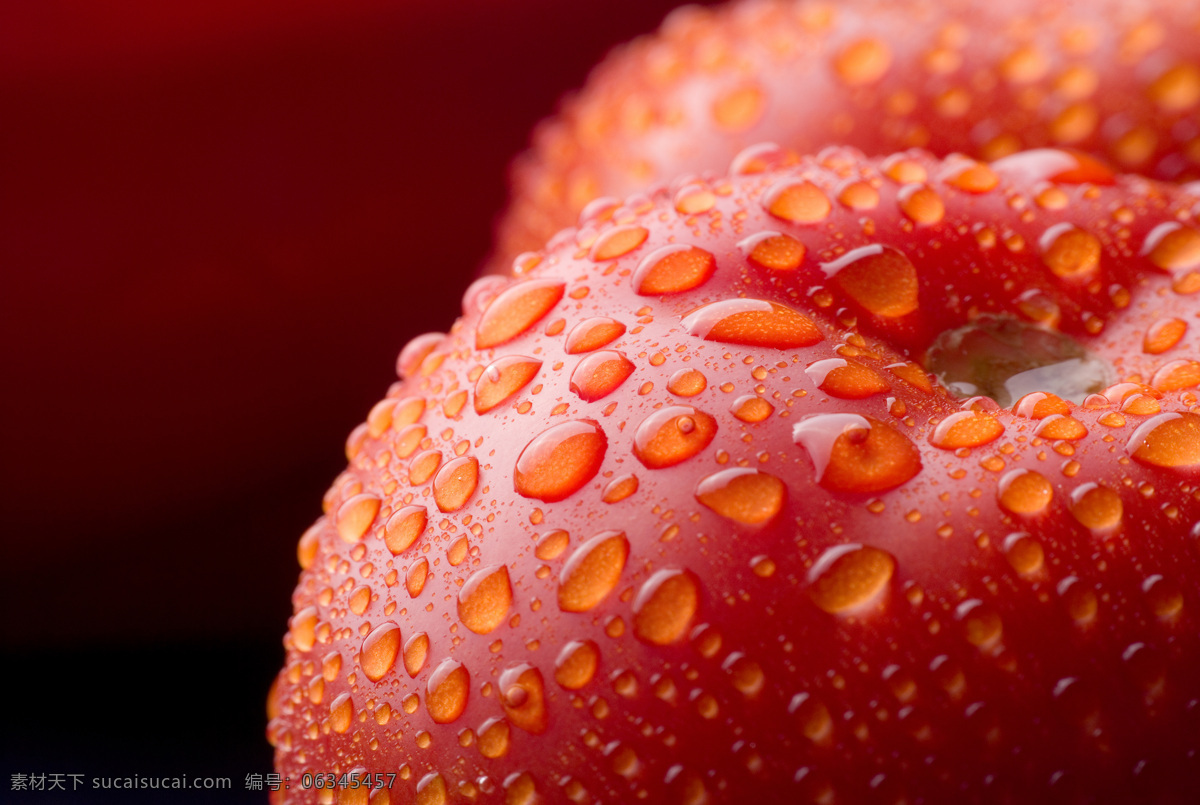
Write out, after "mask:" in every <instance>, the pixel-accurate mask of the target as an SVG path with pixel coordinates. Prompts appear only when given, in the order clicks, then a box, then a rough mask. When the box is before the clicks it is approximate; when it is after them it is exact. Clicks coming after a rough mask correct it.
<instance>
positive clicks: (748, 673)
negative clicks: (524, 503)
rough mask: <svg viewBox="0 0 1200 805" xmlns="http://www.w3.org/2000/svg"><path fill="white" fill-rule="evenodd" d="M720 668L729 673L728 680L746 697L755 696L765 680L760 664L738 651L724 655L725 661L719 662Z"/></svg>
mask: <svg viewBox="0 0 1200 805" xmlns="http://www.w3.org/2000/svg"><path fill="white" fill-rule="evenodd" d="M721 668H722V670H724V671H725V673H727V674H729V681H730V682H732V683H733V687H734V688H736V689H737V690H738V691H739V692H740V693H741V694H742V695H744V696H746V697H747V698H753V697H755V696H757V695H758V694H759V693H760V692H761V691H762V689H763V685H764V684H765V682H766V675H764V674H763V670H762V666H761V665H759V664H758V663H756V662H755V661H754V660H752V659H750V658H749V657H747V656H746V655H745V654H743V653H742V652H740V651H735V652H733V653H732V654H730V655H729V656H728V657H726V658H725V662H723V663H721Z"/></svg>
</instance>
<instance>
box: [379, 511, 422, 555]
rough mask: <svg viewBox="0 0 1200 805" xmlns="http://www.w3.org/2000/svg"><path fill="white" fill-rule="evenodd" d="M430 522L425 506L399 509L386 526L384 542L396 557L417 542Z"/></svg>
mask: <svg viewBox="0 0 1200 805" xmlns="http://www.w3.org/2000/svg"><path fill="white" fill-rule="evenodd" d="M428 522H429V513H428V512H427V511H426V510H425V507H424V506H405V507H403V508H401V509H397V510H396V511H395V512H393V513H392V516H391V517H389V518H388V520H387V525H385V526H384V531H383V540H384V542H385V543H386V544H387V547H388V550H389V551H391V552H392V555H393V556H395V555H397V554H399V553H402V552H403V551H405V550H406V549H407V548H408V547H409V546H411V545H412V544H413V543H414V542H416V541H417V537H419V536H421V534H422V533H423V532H424V531H425V526H426V524H427V523H428Z"/></svg>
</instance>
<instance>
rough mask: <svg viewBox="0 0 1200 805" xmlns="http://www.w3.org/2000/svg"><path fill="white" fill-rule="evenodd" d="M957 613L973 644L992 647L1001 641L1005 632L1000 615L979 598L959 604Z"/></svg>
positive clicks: (967, 636)
mask: <svg viewBox="0 0 1200 805" xmlns="http://www.w3.org/2000/svg"><path fill="white" fill-rule="evenodd" d="M955 614H956V615H957V617H958V619H959V620H960V621H962V624H963V632H964V634H965V635H966V638H967V642H968V643H970V644H971V645H972V646H975V647H976V648H979V649H990V648H993V647H994V646H995V645H996V644H997V643H999V642H1000V636H1001V635H1002V634H1003V632H1004V624H1003V622H1002V621H1001V620H1000V615H999V614H997V613H996V611H995V610H994V609H992V608H991V607H990V606H988V605H987V604H985V603H983V602H982V601H980V600H979V599H978V598H972V599H970V600H967V601H963V602H962V603H961V604H959V605H958V609H957V610H955Z"/></svg>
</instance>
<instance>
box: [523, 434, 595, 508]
mask: <svg viewBox="0 0 1200 805" xmlns="http://www.w3.org/2000/svg"><path fill="white" fill-rule="evenodd" d="M607 448H608V439H607V437H605V435H604V431H603V430H602V429H601V428H600V425H599V424H598V423H597V422H595V421H594V420H590V419H581V420H576V421H572V422H563V423H562V424H559V425H555V426H554V427H552V428H549V429H547V430H545V431H542V433H540V434H538V436H536V437H535V438H534V439H533V441H531V442H530V443H529V444H528V445H526V446H525V449H524V450H522V451H521V455H520V456H519V457H518V458H517V465H516V471H515V473H514V476H513V485H514V487H515V489H516V491H517V493H518V494H520V495H522V496H524V497H527V498H535V499H537V500H542V501H545V502H547V503H553V502H555V501H559V500H563V499H564V498H567V497H569V496H571V495H572V494H574V493H575V492H577V491H578V490H579V489H581V488H582V487H583V486H584V484H586V483H587V482H588V481H590V480H592V478H594V477H595V476H596V473H598V472H599V471H600V465H601V464H602V463H603V462H604V454H605V451H606V450H607Z"/></svg>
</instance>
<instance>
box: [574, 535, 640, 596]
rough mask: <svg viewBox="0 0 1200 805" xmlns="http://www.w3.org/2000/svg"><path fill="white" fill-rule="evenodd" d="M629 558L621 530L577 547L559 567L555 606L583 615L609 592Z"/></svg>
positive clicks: (626, 540)
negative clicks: (560, 567)
mask: <svg viewBox="0 0 1200 805" xmlns="http://www.w3.org/2000/svg"><path fill="white" fill-rule="evenodd" d="M628 558H629V540H628V539H627V538H626V537H625V534H624V533H623V532H621V531H604V532H601V533H599V534H597V535H596V536H594V537H592V538H591V539H589V540H588V541H587V542H584V543H583V544H582V545H580V546H579V547H578V548H577V549H576V550H575V553H573V554H572V555H571V558H570V559H568V560H567V563H566V564H565V565H564V566H563V570H562V576H561V577H560V580H559V585H558V606H559V608H560V609H562V610H563V611H565V612H586V611H587V610H589V609H592V608H593V607H595V606H596V605H597V604H599V603H600V602H601V601H603V600H604V598H605V597H606V596H607V595H608V594H609V593H611V592H612V590H613V588H614V587H616V586H617V582H618V581H619V580H620V578H621V572H622V571H623V570H624V569H625V561H626V559H628Z"/></svg>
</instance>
